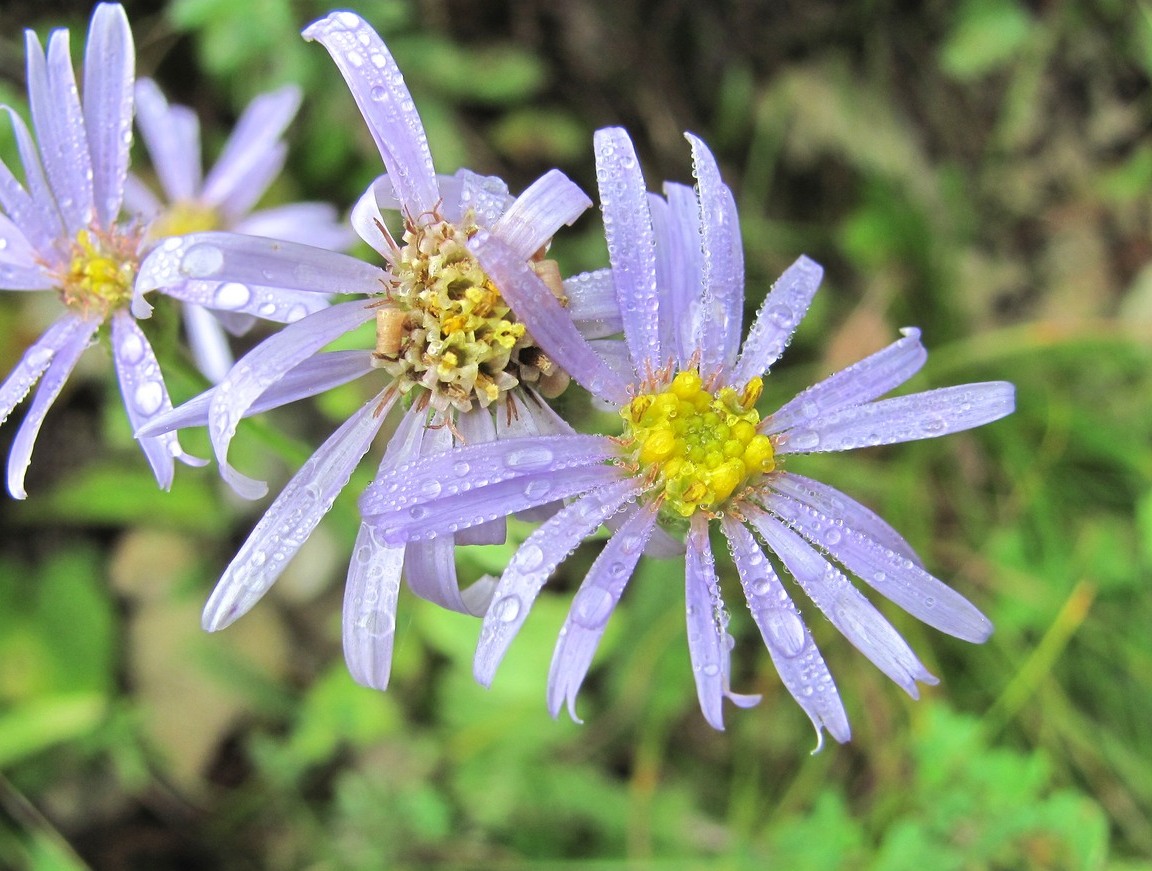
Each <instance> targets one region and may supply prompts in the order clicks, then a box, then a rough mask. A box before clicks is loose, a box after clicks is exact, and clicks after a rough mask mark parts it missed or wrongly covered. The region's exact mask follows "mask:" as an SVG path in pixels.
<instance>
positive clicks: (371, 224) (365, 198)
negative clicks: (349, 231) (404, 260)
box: [350, 175, 399, 262]
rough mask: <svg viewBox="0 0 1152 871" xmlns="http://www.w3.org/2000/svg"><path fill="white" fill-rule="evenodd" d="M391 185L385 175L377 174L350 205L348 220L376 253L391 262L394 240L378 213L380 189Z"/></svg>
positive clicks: (396, 249)
mask: <svg viewBox="0 0 1152 871" xmlns="http://www.w3.org/2000/svg"><path fill="white" fill-rule="evenodd" d="M384 188H387V189H389V190H391V188H392V185H391V183H390V182H389V181H388V177H387V176H383V175H382V176H379V177H378V178H376V179H375V180H374V181H373V182H372V184H370V185H368V187H367V188H366V189H365V191H364V193H362V194H361V195H360V199H358V200H357V201H356V205H354V206H353V207H352V214H351V217H350V221H351V223H352V227H353V229H354V230H355V231H356V235H358V236H359V237H360V238H361V239H363V240H364V241H365V242H367V243H368V244H369V245H371V246H372V247H373V248H374V249H375V250H376V253H377V254H379V255H380V256H381V257H383V258H384V259H385V260H387V261H389V262H391V261H392V260H394V259H395V257H396V254H397V251H398V250H399V249H398V248H397V246H396V241H395V240H394V239H393V238H392V236H391V235H390V234H389V233H388V232H387V231H386V228H385V226H384V216H383V215H381V214H380V197H381V191H382V190H383V189H384Z"/></svg>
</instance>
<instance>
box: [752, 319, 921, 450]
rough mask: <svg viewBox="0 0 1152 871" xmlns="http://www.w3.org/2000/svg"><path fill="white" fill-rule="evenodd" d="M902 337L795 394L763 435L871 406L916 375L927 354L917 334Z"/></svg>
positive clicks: (905, 332)
mask: <svg viewBox="0 0 1152 871" xmlns="http://www.w3.org/2000/svg"><path fill="white" fill-rule="evenodd" d="M900 332H901V334H902V335H903V336H904V338H902V339H898V340H896V341H895V342H893V343H892V344H891V345H889V346H888V347H887V348H883V349H882V350H880V351H877V352H876V353H875V354H872V355H870V356H868V357H865V358H864V359H863V360H861V361H860V362H858V363H854V364H853V365H851V366H849V367H848V368H847V369H844V370H842V371H840V372H837V373H836V374H835V375H831V376H829V377H828V378H825V379H824V380H823V381H821V382H820V383H818V384H815V385H813V386H812V387H809V388H808V389H807V390H804V391H803V392H801V393H798V394H797V395H796V396H795V397H794V398H793V399H791V400H790V401H789V402H787V403H785V404H784V405H783V406H781V408H780V410H779V411H777V412H776V413H775V414H773V415H772V418H771V421H770V422H769V423H768V424H767V425H766V426H765V429H764V431H765V432H768V433H778V432H783V431H785V430H788V429H791V428H792V427H796V426H804V425H807V424H808V423H809V422H810V421H814V420H819V419H821V418H824V417H827V416H828V415H829V414H833V413H835V412H837V411H841V410H842V409H845V408H851V407H853V406H857V405H863V404H864V403H867V402H871V401H872V400H874V399H877V398H879V397H881V396H883V395H884V394H885V393H887V392H888V391H889V390H893V389H894V388H896V387H899V386H900V385H901V384H903V383H904V382H905V381H907V380H908V379H909V378H911V377H912V376H913V375H915V374H916V373H917V372H919V371H920V368H921V367H922V366H923V365H924V362H925V361H926V360H927V359H928V352H927V351H926V350H924V346H923V345H921V344H920V331H919V330H917V329H915V328H914V327H909V328H906V329H903V330H901V331H900Z"/></svg>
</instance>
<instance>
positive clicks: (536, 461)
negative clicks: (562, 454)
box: [504, 447, 552, 471]
mask: <svg viewBox="0 0 1152 871" xmlns="http://www.w3.org/2000/svg"><path fill="white" fill-rule="evenodd" d="M551 462H552V452H551V451H550V450H548V449H547V448H542V447H529V448H517V449H515V450H513V451H509V452H508V456H506V457H505V458H504V465H506V466H507V467H508V468H509V469H516V470H519V471H534V470H537V469H543V468H546V467H547V466H548V464H549V463H551Z"/></svg>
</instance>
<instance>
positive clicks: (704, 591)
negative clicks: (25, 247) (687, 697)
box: [684, 514, 728, 731]
mask: <svg viewBox="0 0 1152 871" xmlns="http://www.w3.org/2000/svg"><path fill="white" fill-rule="evenodd" d="M684 603H685V608H684V611H685V615H686V616H687V621H688V653H689V654H690V656H691V658H692V678H693V680H694V681H695V682H696V698H697V699H698V700H699V702H700V710H701V711H702V712H703V713H704V719H705V720H707V721H708V725H710V726H711V727H712V728H713V729H718V730H719V731H724V713H723V702H724V690H725V689H726V687H725V686H724V680H725V678H726V676H727V671H728V670H727V668H726V664H727V663H726V660H727V658H728V651H727V650H725V649H724V636H725V631H724V626H723V621H724V620H725V619H726V618H725V616H724V613H723V610H724V604H723V602H722V601H721V599H720V586H719V583H718V582H717V580H716V563H715V560H714V559H713V557H712V546H711V544H710V543H709V541H708V520H707V519H706V518H705V517H704V516H703V515H702V514H697V515H696V516H695V517H693V518H692V524H691V526H690V527H689V530H688V547H687V553H686V556H685V560H684Z"/></svg>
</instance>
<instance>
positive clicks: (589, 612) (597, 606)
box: [572, 586, 616, 630]
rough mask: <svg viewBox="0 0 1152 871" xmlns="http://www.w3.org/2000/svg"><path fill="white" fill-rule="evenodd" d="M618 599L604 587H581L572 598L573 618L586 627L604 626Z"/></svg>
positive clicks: (599, 627) (597, 627)
mask: <svg viewBox="0 0 1152 871" xmlns="http://www.w3.org/2000/svg"><path fill="white" fill-rule="evenodd" d="M615 606H616V601H615V600H614V599H613V598H612V594H611V593H609V592H608V591H607V590H605V589H604V588H603V587H589V586H584V587H581V588H580V590H579V591H578V592H577V593H576V598H574V599H573V600H572V619H573V620H574V621H575V622H576V623H578V624H580V625H581V626H583V627H584V628H585V629H592V630H599V629H602V628H604V624H605V623H607V622H608V617H609V616H610V615H611V614H612V609H613V608H614V607H615Z"/></svg>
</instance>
